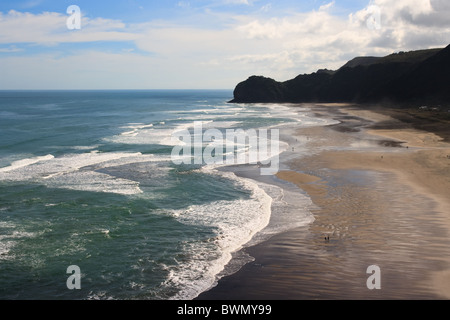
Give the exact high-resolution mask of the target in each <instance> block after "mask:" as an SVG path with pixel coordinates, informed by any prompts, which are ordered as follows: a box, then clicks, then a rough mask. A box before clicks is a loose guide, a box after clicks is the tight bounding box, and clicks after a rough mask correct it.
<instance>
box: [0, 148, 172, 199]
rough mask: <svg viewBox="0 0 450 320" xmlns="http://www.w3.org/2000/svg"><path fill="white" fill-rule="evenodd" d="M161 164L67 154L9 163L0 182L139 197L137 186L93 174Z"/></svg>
mask: <svg viewBox="0 0 450 320" xmlns="http://www.w3.org/2000/svg"><path fill="white" fill-rule="evenodd" d="M164 160H166V161H169V160H170V159H169V158H168V157H155V156H153V155H143V154H141V153H120V152H117V153H100V152H97V151H93V152H90V153H83V154H68V155H65V156H62V157H58V158H55V157H53V156H50V155H49V156H46V157H35V158H30V159H23V160H20V161H16V162H14V163H12V164H11V166H9V167H6V168H4V169H3V170H1V171H0V180H6V181H33V182H36V183H42V184H44V185H47V186H49V187H54V188H64V189H71V190H80V191H94V192H108V193H117V194H124V195H132V194H139V193H142V190H141V189H140V188H139V183H138V182H136V181H133V180H130V179H125V178H118V177H115V176H113V175H110V174H107V173H103V172H97V170H99V169H106V168H111V167H117V166H123V165H128V164H134V163H142V162H160V161H164Z"/></svg>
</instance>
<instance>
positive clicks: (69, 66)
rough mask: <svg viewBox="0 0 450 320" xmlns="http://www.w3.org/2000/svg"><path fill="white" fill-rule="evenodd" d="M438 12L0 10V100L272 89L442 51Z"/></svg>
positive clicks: (230, 3)
mask: <svg viewBox="0 0 450 320" xmlns="http://www.w3.org/2000/svg"><path fill="white" fill-rule="evenodd" d="M447 2H448V1H446V0H398V1H395V2H394V1H388V0H356V1H344V0H342V1H341V0H334V1H332V0H328V1H321V0H305V1H291V0H285V1H283V0H279V1H270V0H215V1H188V0H184V1H143V0H116V1H114V0H113V1H99V0H97V1H87V0H70V1H66V0H64V1H62V0H26V1H10V0H6V1H5V0H2V1H1V2H0V73H1V74H2V77H0V90H1V89H222V88H223V89H232V88H234V86H235V85H236V84H237V83H238V82H240V81H242V80H245V79H246V78H247V77H248V76H250V75H253V74H258V75H265V76H269V77H272V78H275V79H277V80H280V81H283V80H287V79H290V78H293V77H295V76H296V75H298V74H301V73H309V72H314V71H316V70H317V69H319V68H328V69H337V68H339V67H340V66H341V65H343V64H344V63H345V62H346V61H347V60H349V59H351V58H353V57H355V56H360V55H378V56H380V55H385V54H389V53H391V52H394V51H400V50H414V49H422V48H431V47H444V46H446V45H447V44H448V43H449V42H450V23H449V19H448V18H447V17H448V16H449V14H450V5H448V4H447ZM70 5H77V6H79V7H80V9H81V12H82V17H81V29H80V30H68V28H67V26H66V21H67V19H68V17H69V15H68V14H67V13H66V9H67V7H68V6H70ZM373 8H377V10H378V11H374V10H373ZM377 12H378V13H377ZM377 14H378V15H377ZM371 18H372V19H374V18H376V19H378V20H377V21H378V23H379V28H376V29H374V28H371V27H370V25H368V23H367V21H368V20H369V19H371Z"/></svg>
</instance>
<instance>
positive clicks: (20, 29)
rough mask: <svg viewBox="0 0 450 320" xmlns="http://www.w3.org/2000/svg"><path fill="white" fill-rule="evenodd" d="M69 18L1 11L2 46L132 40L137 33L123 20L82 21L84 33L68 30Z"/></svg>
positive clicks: (83, 19)
mask: <svg viewBox="0 0 450 320" xmlns="http://www.w3.org/2000/svg"><path fill="white" fill-rule="evenodd" d="M67 18H68V15H63V14H59V13H55V12H44V13H41V14H31V13H26V12H25V13H22V12H18V11H14V10H11V11H10V12H8V13H7V14H3V13H2V12H0V30H7V32H4V31H3V32H0V43H4V44H9V43H35V44H55V43H67V42H93V41H113V40H114V41H130V40H135V39H136V38H137V35H136V34H132V33H129V32H126V31H125V29H126V27H125V24H124V23H122V22H121V21H117V20H110V19H103V18H96V19H89V18H87V17H83V18H82V28H81V30H76V31H71V30H68V29H67V26H66V21H67Z"/></svg>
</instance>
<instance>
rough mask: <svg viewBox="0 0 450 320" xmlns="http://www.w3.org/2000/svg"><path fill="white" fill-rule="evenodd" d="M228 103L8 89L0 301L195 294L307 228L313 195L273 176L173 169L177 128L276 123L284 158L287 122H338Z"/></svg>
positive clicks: (4, 96)
mask: <svg viewBox="0 0 450 320" xmlns="http://www.w3.org/2000/svg"><path fill="white" fill-rule="evenodd" d="M231 98H232V92H231V91H229V90H214V91H211V90H209V91H208V90H167V91H164V90H154V91H0V299H64V300H66V299H77V300H84V299H120V300H128V299H133V300H143V299H153V300H168V299H177V300H178V299H187V300H188V299H193V298H195V297H197V296H198V295H199V294H200V293H201V292H203V291H205V290H208V289H209V288H211V287H212V286H214V285H215V284H216V283H217V281H218V279H219V278H220V277H222V276H224V275H226V274H227V273H228V274H229V273H232V272H235V271H237V270H238V269H239V268H240V267H241V266H242V265H243V264H245V263H247V262H249V261H251V259H252V257H249V256H246V255H245V254H239V252H240V251H239V249H241V248H243V247H245V246H248V245H251V244H254V243H255V241H263V240H264V239H266V238H267V237H269V236H270V235H272V234H276V233H278V232H282V231H284V230H286V229H289V228H292V227H295V226H300V225H304V224H308V223H311V222H312V221H313V220H314V217H313V216H312V214H311V213H310V212H309V210H308V205H310V203H311V201H310V199H309V198H308V197H307V196H306V195H304V194H300V193H298V192H297V193H294V190H289V188H282V187H280V186H277V185H276V184H272V183H270V180H271V177H266V178H265V179H266V181H264V180H263V179H259V180H258V179H256V180H255V179H249V178H244V177H242V175H238V174H236V173H235V172H234V171H233V167H240V170H241V171H242V166H228V167H229V168H226V167H227V165H226V164H222V165H210V164H195V163H192V164H189V163H181V164H176V163H174V161H173V158H172V157H171V155H172V152H173V150H174V147H175V146H177V145H179V141H177V140H174V139H173V136H174V134H175V133H177V132H186V131H185V130H192V128H193V127H194V124H195V123H202V124H203V130H206V129H216V130H219V131H223V132H225V130H227V129H236V130H237V129H242V130H251V129H255V130H256V129H258V130H261V129H271V128H272V129H273V128H278V129H279V130H281V132H282V134H281V140H282V141H281V142H280V153H281V155H280V156H281V157H283V154H284V153H287V152H288V151H289V148H291V142H290V141H289V139H290V138H289V131H285V129H284V128H288V127H292V126H293V125H295V126H310V125H326V124H329V122H327V120H325V119H323V118H315V117H314V116H313V115H311V114H310V113H309V112H308V111H309V110H308V109H307V108H295V109H294V108H291V107H289V106H280V105H267V104H265V105H260V104H247V105H245V104H239V105H237V104H229V103H227V101H228V100H230V99H231ZM183 130H184V131H183ZM286 130H287V129H286ZM298 143H300V142H298V141H297V144H298ZM281 165H282V164H281ZM244 167H245V166H244ZM249 167H251V165H249ZM253 167H256V166H253ZM224 169H226V170H224ZM69 266H77V267H79V270H80V273H81V274H80V277H79V278H78V283H79V285H80V288H79V289H73V288H72V289H70V288H69V286H68V282H69V279H70V277H71V276H72V273H71V272H68V267H69Z"/></svg>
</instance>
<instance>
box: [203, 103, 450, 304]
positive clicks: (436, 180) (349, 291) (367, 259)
mask: <svg viewBox="0 0 450 320" xmlns="http://www.w3.org/2000/svg"><path fill="white" fill-rule="evenodd" d="M314 112H315V113H316V115H317V116H326V117H329V116H332V117H334V118H335V119H338V120H339V121H341V123H340V124H338V125H333V126H328V127H312V128H303V129H299V130H297V132H296V134H295V138H296V141H300V142H301V143H303V145H302V147H301V148H300V147H299V146H295V150H297V151H293V152H295V153H298V154H296V155H292V154H291V155H290V156H289V159H290V160H289V161H288V163H285V166H284V167H285V169H283V170H282V171H280V172H279V173H278V175H277V178H278V179H279V181H281V182H283V183H286V184H294V185H296V186H297V187H298V192H300V193H305V194H307V195H308V196H310V197H311V199H312V201H313V202H314V206H312V207H311V208H310V210H311V211H312V213H313V214H314V216H315V218H316V220H315V221H314V222H313V223H312V224H310V225H309V226H307V227H302V228H297V229H295V230H291V231H289V232H285V233H283V234H279V235H276V236H274V237H272V238H271V239H270V240H268V241H266V242H264V243H261V244H259V245H256V246H254V247H251V248H247V249H245V251H247V252H248V253H249V254H250V255H252V256H253V257H255V261H254V262H253V263H250V264H248V265H246V266H244V267H243V268H242V269H241V270H240V271H239V272H237V273H235V274H233V275H231V276H228V277H225V278H223V279H221V280H220V281H219V284H218V286H216V287H215V288H213V289H211V290H210V291H208V292H206V293H204V294H202V295H201V296H200V297H199V299H211V300H214V299H244V300H245V299H283V300H286V299H289V300H292V299H449V298H450V238H449V234H450V158H449V156H450V144H449V143H446V142H444V141H443V139H442V138H441V137H440V136H438V135H436V134H434V133H431V132H426V131H420V130H417V129H414V127H413V126H412V125H408V124H406V123H404V122H400V121H399V120H396V119H394V118H392V117H391V116H390V114H389V112H385V113H384V112H382V111H377V112H372V111H367V110H361V109H358V108H351V107H348V106H345V105H327V106H323V107H317V108H315V109H314ZM305 149H307V150H310V153H309V154H304V153H302V150H305ZM293 214H295V213H293ZM325 237H330V240H326V239H325ZM371 265H377V266H379V267H380V270H381V289H380V290H369V289H368V288H367V285H366V281H367V279H368V277H369V276H370V274H368V273H367V268H368V267H369V266H371Z"/></svg>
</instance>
